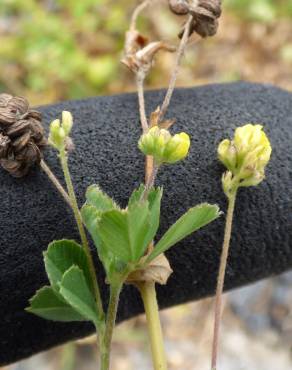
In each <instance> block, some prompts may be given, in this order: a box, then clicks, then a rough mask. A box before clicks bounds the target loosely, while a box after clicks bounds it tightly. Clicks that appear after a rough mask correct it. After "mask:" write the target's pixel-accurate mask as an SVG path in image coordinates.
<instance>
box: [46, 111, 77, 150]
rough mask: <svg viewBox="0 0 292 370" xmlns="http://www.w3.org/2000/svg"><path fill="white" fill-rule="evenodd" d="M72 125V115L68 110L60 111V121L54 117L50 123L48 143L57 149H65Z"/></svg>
mask: <svg viewBox="0 0 292 370" xmlns="http://www.w3.org/2000/svg"><path fill="white" fill-rule="evenodd" d="M72 126H73V117H72V114H71V113H70V112H67V111H63V112H62V122H60V120H59V119H55V120H54V121H53V122H52V123H51V125H50V134H49V143H50V144H51V145H52V146H53V147H54V148H56V149H57V150H59V151H60V150H62V149H66V150H67V144H68V142H71V141H70V140H69V134H70V132H71V129H72Z"/></svg>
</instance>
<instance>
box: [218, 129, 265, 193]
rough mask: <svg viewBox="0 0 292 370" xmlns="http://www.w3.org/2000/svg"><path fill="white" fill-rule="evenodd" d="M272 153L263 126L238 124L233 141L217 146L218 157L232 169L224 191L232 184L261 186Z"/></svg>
mask: <svg viewBox="0 0 292 370" xmlns="http://www.w3.org/2000/svg"><path fill="white" fill-rule="evenodd" d="M271 153H272V148H271V144H270V141H269V139H268V138H267V136H266V134H265V133H264V131H263V127H262V126H261V125H252V124H247V125H245V126H242V127H239V128H237V129H236V130H235V134H234V139H233V140H232V141H230V140H228V139H225V140H223V141H222V142H221V143H220V144H219V147H218V157H219V160H220V161H221V162H222V163H223V164H224V165H225V167H226V168H227V169H228V170H229V171H228V172H227V173H225V174H224V176H223V187H224V190H225V193H226V192H229V191H230V190H231V189H232V187H238V186H253V185H258V184H259V183H260V182H261V181H262V180H263V179H264V177H265V167H266V165H267V164H268V162H269V160H270V157H271Z"/></svg>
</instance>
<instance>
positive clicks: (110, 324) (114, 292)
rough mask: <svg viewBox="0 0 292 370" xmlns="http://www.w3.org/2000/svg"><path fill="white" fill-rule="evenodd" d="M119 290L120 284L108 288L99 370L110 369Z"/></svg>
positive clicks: (120, 288)
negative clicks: (108, 294)
mask: <svg viewBox="0 0 292 370" xmlns="http://www.w3.org/2000/svg"><path fill="white" fill-rule="evenodd" d="M121 290H122V284H121V283H118V284H114V285H111V286H110V299H109V304H108V309H107V317H106V326H105V333H104V336H103V340H102V343H101V346H102V347H101V370H109V368H110V351H111V343H112V337H113V331H114V326H115V322H116V316H117V309H118V303H119V297H120V293H121Z"/></svg>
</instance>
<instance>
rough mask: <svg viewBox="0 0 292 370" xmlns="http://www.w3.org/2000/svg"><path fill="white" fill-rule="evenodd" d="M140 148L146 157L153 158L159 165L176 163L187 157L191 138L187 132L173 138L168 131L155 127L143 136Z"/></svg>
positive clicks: (139, 144)
mask: <svg viewBox="0 0 292 370" xmlns="http://www.w3.org/2000/svg"><path fill="white" fill-rule="evenodd" d="M138 146H139V149H140V150H141V151H142V152H143V153H144V154H145V155H151V156H153V157H154V160H155V162H156V163H157V164H158V165H160V164H162V163H175V162H177V161H179V160H181V159H184V158H185V157H186V156H187V154H188V151H189V148H190V137H189V135H187V134H186V133H185V132H181V133H179V134H176V135H173V136H172V135H171V134H170V132H169V131H168V130H165V129H160V128H159V127H158V126H154V127H152V128H151V129H150V130H149V131H148V132H147V133H146V134H143V135H142V136H141V138H140V140H139V143H138Z"/></svg>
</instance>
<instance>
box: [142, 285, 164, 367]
mask: <svg viewBox="0 0 292 370" xmlns="http://www.w3.org/2000/svg"><path fill="white" fill-rule="evenodd" d="M138 288H139V291H140V294H141V297H142V300H143V304H144V308H145V313H146V319H147V327H148V332H149V338H150V345H151V353H152V361H153V367H154V370H166V369H167V364H166V357H165V351H164V343H163V335H162V329H161V324H160V318H159V308H158V304H157V297H156V290H155V283H154V282H144V283H141V284H139V285H138Z"/></svg>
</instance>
